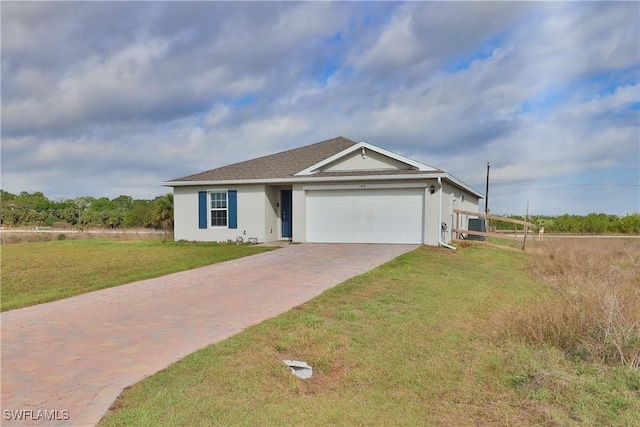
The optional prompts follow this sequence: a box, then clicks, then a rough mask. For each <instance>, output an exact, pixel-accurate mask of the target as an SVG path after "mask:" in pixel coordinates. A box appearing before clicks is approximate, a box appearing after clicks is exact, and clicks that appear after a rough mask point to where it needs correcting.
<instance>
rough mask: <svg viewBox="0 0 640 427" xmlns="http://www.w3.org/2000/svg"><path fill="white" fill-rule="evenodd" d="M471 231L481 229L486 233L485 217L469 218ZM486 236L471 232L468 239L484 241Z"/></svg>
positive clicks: (480, 230)
mask: <svg viewBox="0 0 640 427" xmlns="http://www.w3.org/2000/svg"><path fill="white" fill-rule="evenodd" d="M468 230H469V231H479V232H481V233H486V231H487V223H486V222H485V219H484V218H469V228H468ZM484 238H485V237H484V236H476V235H475V234H469V235H468V236H467V239H468V240H482V241H484Z"/></svg>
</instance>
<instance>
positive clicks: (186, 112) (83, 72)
mask: <svg viewBox="0 0 640 427" xmlns="http://www.w3.org/2000/svg"><path fill="white" fill-rule="evenodd" d="M2 8H3V14H2V27H1V28H2V39H3V52H2V74H3V79H2V93H3V97H2V144H3V145H2V158H3V167H4V169H3V179H2V181H3V183H7V184H3V185H9V187H8V188H7V189H8V190H9V191H11V190H13V191H22V190H27V191H35V190H43V191H45V193H47V190H49V191H52V192H55V193H56V194H57V195H60V194H62V193H64V192H65V191H68V192H69V193H70V194H69V196H74V195H82V194H78V192H83V191H85V189H87V190H89V191H87V192H86V193H85V194H92V195H97V196H99V195H101V194H102V192H116V193H124V192H125V191H120V190H118V188H122V189H124V188H127V189H132V191H133V190H135V191H136V192H138V194H141V193H142V192H143V191H147V192H148V194H149V197H151V196H153V195H157V194H160V193H162V192H164V191H165V189H163V188H161V187H159V186H158V183H159V182H161V181H164V180H167V179H171V178H175V177H178V176H181V175H186V174H190V173H195V172H199V171H201V170H206V169H210V168H213V167H217V166H221V165H224V164H228V163H231V162H235V161H240V160H245V159H247V158H251V157H255V156H259V155H264V154H269V153H273V152H277V151H279V150H283V149H288V148H292V147H296V146H300V145H304V144H307V143H313V142H316V141H319V140H322V139H325V138H331V137H334V136H337V135H344V136H347V137H351V138H353V139H356V140H361V139H364V140H367V141H369V142H371V143H373V144H376V145H380V146H383V147H385V148H388V149H391V150H393V151H397V152H400V153H401V154H404V155H408V156H410V157H414V158H416V159H417V160H420V161H423V162H425V163H428V164H431V165H433V166H436V167H440V168H443V169H445V170H447V171H449V172H452V173H454V174H455V175H457V176H459V177H460V178H462V179H469V180H478V179H480V180H481V179H482V175H483V173H484V168H485V166H486V161H490V162H491V163H492V173H493V174H494V176H495V177H496V179H508V180H519V181H518V182H519V183H523V182H524V183H526V187H530V188H535V186H536V185H538V184H537V183H544V182H547V181H549V180H558V182H573V181H575V180H578V179H586V178H584V176H585V174H586V175H587V176H594V177H595V176H596V175H589V174H595V173H605V172H606V171H613V170H615V168H619V167H620V164H627V165H628V164H629V162H630V161H631V162H632V167H637V162H639V161H640V160H634V159H638V156H639V155H640V154H639V153H638V151H639V150H640V148H639V147H638V144H637V141H638V139H639V135H638V127H639V126H638V110H637V106H636V107H633V106H634V105H637V103H638V101H639V98H640V96H639V94H638V90H639V86H638V84H639V83H638V70H639V69H640V47H639V43H640V41H639V39H640V23H639V22H638V19H637V16H638V12H639V11H640V5H638V4H637V3H633V2H630V3H516V2H511V3H505V2H495V3H486V2H473V3H468V2H467V3H441V2H424V3H418V2H416V3H413V2H411V3H394V2H390V3H377V2H374V3H363V4H360V3H351V2H335V3H327V2H303V3H287V2H282V3H273V2H271V3H224V2H212V3H209V2H193V3H117V2H116V3H77V4H76V3H74V4H55V5H54V4H48V3H30V4H24V5H23V4H20V3H10V4H7V3H3V6H2ZM45 17H46V19H45ZM63 153H67V154H66V155H65V154H63ZM30 156H31V157H30ZM630 159H631V160H630ZM36 161H37V169H36V164H35V163H34V162H36ZM632 170H638V169H637V168H636V169H632ZM65 171H67V172H65ZM70 171H75V172H76V173H82V174H83V179H84V180H85V181H86V182H92V185H95V186H93V187H79V183H78V182H77V180H74V175H73V174H72V173H71V172H70ZM607 173H608V172H607ZM91 174H102V175H105V174H106V175H109V176H110V180H109V182H111V183H112V185H111V186H109V187H108V188H107V187H106V186H105V181H104V180H100V179H95V180H94V181H91V180H92V179H93V178H92V175H91ZM614 175H615V174H614V173H613V172H611V176H612V177H613V176H614ZM607 176H608V175H607ZM53 177H55V179H54V178H53ZM578 177H579V178H578ZM594 179H595V178H594ZM612 179H613V178H612ZM471 184H472V185H474V186H476V187H477V185H476V184H475V183H473V182H471ZM131 185H133V187H130V186H131ZM65 186H66V188H67V190H65ZM145 186H146V190H143V188H145ZM479 187H482V188H483V185H482V183H481V184H480V185H479ZM73 188H75V190H73ZM504 188H505V190H506V189H507V187H506V186H505V187H504ZM636 190H637V189H636ZM71 193H73V194H71ZM636 193H637V191H636ZM116 195H118V194H116ZM132 195H133V194H132ZM536 197H537V196H536ZM508 200H509V199H508V197H505V198H504V199H502V201H501V199H500V198H498V199H497V200H496V202H499V203H504V204H505V206H506V204H507V203H508ZM583 203H584V207H581V209H587V208H588V203H589V201H588V200H587V199H585V201H584V202H583ZM621 203H622V202H619V204H618V205H617V206H619V208H618V209H619V210H623V209H626V207H625V206H628V205H623V204H621ZM549 206H553V209H556V210H557V209H560V208H558V206H562V200H553V201H552V200H551V199H549ZM506 210H507V209H505V211H506Z"/></svg>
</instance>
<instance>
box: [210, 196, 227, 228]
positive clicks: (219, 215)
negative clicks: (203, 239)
mask: <svg viewBox="0 0 640 427" xmlns="http://www.w3.org/2000/svg"><path fill="white" fill-rule="evenodd" d="M209 201H210V202H209V203H210V209H211V226H212V227H226V226H227V192H226V191H225V192H211V193H209Z"/></svg>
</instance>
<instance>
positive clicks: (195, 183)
mask: <svg viewBox="0 0 640 427" xmlns="http://www.w3.org/2000/svg"><path fill="white" fill-rule="evenodd" d="M438 177H441V178H446V177H447V174H446V173H438V172H433V173H425V174H406V175H342V176H293V177H285V178H259V179H227V180H216V181H166V182H163V183H162V185H163V186H165V187H189V186H202V185H209V186H211V185H239V184H295V183H302V182H336V181H383V180H392V181H393V180H406V179H427V178H428V179H431V178H438Z"/></svg>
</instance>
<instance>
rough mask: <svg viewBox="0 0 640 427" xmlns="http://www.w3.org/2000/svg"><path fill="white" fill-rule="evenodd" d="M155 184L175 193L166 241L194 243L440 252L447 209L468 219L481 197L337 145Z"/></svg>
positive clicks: (379, 151)
mask: <svg viewBox="0 0 640 427" xmlns="http://www.w3.org/2000/svg"><path fill="white" fill-rule="evenodd" d="M163 185H165V186H168V187H173V191H174V235H175V239H176V240H194V241H227V240H233V241H236V240H237V238H238V237H242V238H243V241H245V242H246V241H248V240H249V239H250V238H253V239H256V240H257V241H259V242H269V241H277V240H290V241H293V242H336V243H414V244H415V243H417V244H426V245H448V243H449V242H450V241H451V237H452V232H451V230H452V229H453V228H454V227H455V225H456V224H455V221H456V218H455V216H454V212H453V209H454V208H457V209H463V210H466V211H473V212H477V210H478V201H479V199H480V198H482V194H480V193H479V192H477V191H476V190H474V189H473V188H471V187H470V186H468V185H466V184H465V183H463V182H462V181H460V180H458V179H456V178H455V177H453V176H451V175H449V174H448V173H446V172H443V171H442V170H439V169H436V168H434V167H431V166H428V165H426V164H423V163H420V162H417V161H415V160H412V159H409V158H406V157H403V156H401V155H398V154H396V153H392V152H390V151H387V150H385V149H383V148H380V147H376V146H375V145H372V144H369V143H367V142H364V141H362V142H356V141H352V140H350V139H347V138H344V137H337V138H333V139H329V140H327V141H322V142H318V143H316V144H311V145H307V146H305V147H300V148H295V149H292V150H288V151H283V152H281V153H276V154H272V155H269V156H264V157H259V158H256V159H252V160H247V161H244V162H240V163H235V164H232V165H229V166H223V167H220V168H217V169H212V170H209V171H206V172H200V173H197V174H194V175H189V176H185V177H183V178H178V179H174V180H171V181H167V182H164V183H163ZM464 221H466V218H465V219H464ZM461 225H462V224H461Z"/></svg>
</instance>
